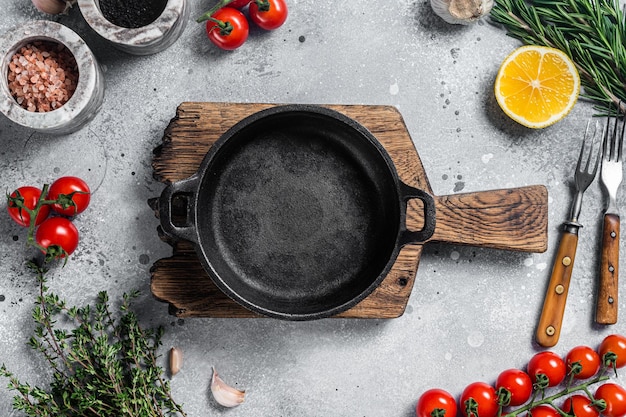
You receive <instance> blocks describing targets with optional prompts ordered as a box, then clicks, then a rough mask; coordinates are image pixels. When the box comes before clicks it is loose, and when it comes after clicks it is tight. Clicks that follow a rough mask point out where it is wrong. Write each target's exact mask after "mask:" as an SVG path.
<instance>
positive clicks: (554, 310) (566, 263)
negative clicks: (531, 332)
mask: <svg viewBox="0 0 626 417" xmlns="http://www.w3.org/2000/svg"><path fill="white" fill-rule="evenodd" d="M577 246H578V227H574V226H566V229H565V232H564V233H563V236H562V237H561V243H560V244H559V250H558V252H557V255H556V258H555V259H554V265H553V266H552V274H551V275H550V282H549V284H548V289H547V291H546V296H545V299H544V301H543V308H542V310H541V317H540V318H539V325H538V326H537V333H536V335H535V338H536V340H537V343H539V344H540V345H541V346H543V347H551V346H554V345H556V343H557V342H558V341H559V336H560V335H561V324H562V323H563V315H564V313H565V302H566V301H567V293H568V290H569V284H570V279H571V277H572V269H573V267H574V258H575V257H576V247H577Z"/></svg>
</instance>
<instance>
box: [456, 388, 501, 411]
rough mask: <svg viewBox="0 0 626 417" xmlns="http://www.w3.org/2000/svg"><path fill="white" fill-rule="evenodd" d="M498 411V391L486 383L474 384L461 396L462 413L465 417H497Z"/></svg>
mask: <svg viewBox="0 0 626 417" xmlns="http://www.w3.org/2000/svg"><path fill="white" fill-rule="evenodd" d="M498 409H499V407H498V401H497V398H496V390H495V389H494V388H493V387H492V386H491V385H489V384H487V383H485V382H473V383H471V384H469V385H468V386H467V387H465V389H464V390H463V393H462V394H461V412H462V413H463V415H464V416H465V417H495V416H496V415H497V414H498Z"/></svg>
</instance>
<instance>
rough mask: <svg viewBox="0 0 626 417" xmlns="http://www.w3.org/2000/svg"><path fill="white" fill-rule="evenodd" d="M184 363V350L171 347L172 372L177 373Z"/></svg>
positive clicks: (172, 373)
mask: <svg viewBox="0 0 626 417" xmlns="http://www.w3.org/2000/svg"><path fill="white" fill-rule="evenodd" d="M182 365H183V351H182V349H180V348H178V347H173V348H171V349H170V374H171V375H172V376H174V375H176V374H177V373H178V372H179V371H180V368H181V367H182Z"/></svg>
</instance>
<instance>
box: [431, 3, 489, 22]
mask: <svg viewBox="0 0 626 417" xmlns="http://www.w3.org/2000/svg"><path fill="white" fill-rule="evenodd" d="M430 6H431V7H432V9H433V11H434V12H435V13H436V14H437V15H438V16H439V17H441V18H442V19H443V20H445V21H446V22H448V23H453V24H460V25H468V24H470V23H474V22H476V21H477V20H479V19H480V18H481V17H483V16H485V15H486V14H487V13H489V12H490V11H491V8H492V7H493V0H430Z"/></svg>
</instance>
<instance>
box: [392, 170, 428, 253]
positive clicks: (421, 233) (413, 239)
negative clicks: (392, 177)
mask: <svg viewBox="0 0 626 417" xmlns="http://www.w3.org/2000/svg"><path fill="white" fill-rule="evenodd" d="M400 191H401V193H402V196H401V198H402V200H403V201H402V202H403V204H404V205H403V206H402V210H403V211H402V224H401V230H400V246H404V245H408V244H410V243H423V242H426V241H427V240H428V239H430V238H431V237H432V235H433V233H435V224H436V211H435V200H434V198H433V196H431V195H430V194H428V193H427V192H426V191H424V190H420V189H417V188H413V187H411V186H409V185H406V184H404V183H403V182H401V183H400ZM413 198H419V199H420V200H422V203H423V204H424V226H423V227H422V230H417V231H411V230H408V229H407V227H406V210H407V207H406V203H407V202H408V201H409V200H410V199H413Z"/></svg>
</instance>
